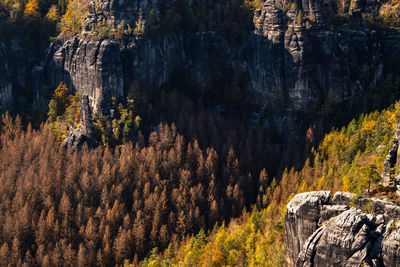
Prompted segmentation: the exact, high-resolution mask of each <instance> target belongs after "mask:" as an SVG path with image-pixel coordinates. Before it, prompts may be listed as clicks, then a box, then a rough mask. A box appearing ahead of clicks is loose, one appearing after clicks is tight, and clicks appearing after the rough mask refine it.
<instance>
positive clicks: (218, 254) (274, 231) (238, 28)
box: [0, 0, 400, 267]
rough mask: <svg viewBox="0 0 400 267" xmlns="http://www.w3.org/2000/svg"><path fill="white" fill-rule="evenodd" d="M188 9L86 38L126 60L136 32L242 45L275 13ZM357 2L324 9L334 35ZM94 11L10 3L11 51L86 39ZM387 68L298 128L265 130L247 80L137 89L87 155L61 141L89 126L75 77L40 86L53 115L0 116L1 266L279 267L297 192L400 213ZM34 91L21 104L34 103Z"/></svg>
mask: <svg viewBox="0 0 400 267" xmlns="http://www.w3.org/2000/svg"><path fill="white" fill-rule="evenodd" d="M161 2H162V3H163V1H161ZM176 2H177V4H176V6H165V5H163V6H162V8H161V11H160V13H161V15H160V18H159V20H155V18H154V16H155V15H154V10H153V11H151V10H150V11H149V14H145V15H144V17H145V18H146V19H144V18H143V17H140V18H139V19H138V20H137V21H134V22H132V23H130V24H127V23H125V22H121V24H119V25H110V24H108V23H107V22H105V21H103V22H99V23H98V24H97V25H95V27H94V28H93V29H91V30H90V31H91V35H90V38H92V39H93V40H101V39H108V38H110V39H115V40H117V41H118V42H119V43H118V44H119V45H120V46H121V53H122V55H124V49H125V48H126V47H125V43H124V41H123V40H124V38H125V37H129V38H130V37H132V38H134V39H135V40H140V39H141V38H144V36H150V37H151V38H159V37H160V36H163V35H167V34H171V33H173V34H176V33H182V32H186V31H192V32H197V31H204V30H213V31H215V32H217V33H218V34H221V36H223V37H224V38H226V40H227V42H228V43H229V44H230V45H231V47H232V49H239V47H240V44H242V43H243V42H245V41H246V40H247V39H248V37H249V33H250V32H251V30H252V28H253V24H252V23H253V22H252V18H253V12H254V11H255V10H256V9H258V8H260V7H262V6H263V3H262V1H258V0H254V1H248V0H245V1H241V0H224V1H215V2H214V1H213V2H212V3H208V4H204V3H203V1H195V3H196V4H195V5H194V6H192V7H190V8H189V6H188V1H185V0H177V1H176ZM198 2H201V3H198ZM285 3H286V2H285ZM357 3H358V2H357V1H355V0H352V1H341V2H340V3H338V5H337V6H338V7H340V8H338V9H337V10H332V9H330V7H329V3H328V1H321V4H322V7H323V15H324V17H325V18H326V21H327V24H328V25H327V27H329V28H335V27H340V25H342V24H344V23H350V24H351V20H350V16H349V13H350V10H351V9H354V8H356V5H357ZM88 4H89V3H88V1H86V0H69V1H68V0H0V41H1V42H2V43H4V44H5V45H7V46H8V47H12V48H13V49H14V48H15V47H16V48H17V49H16V51H19V50H18V49H19V47H20V46H21V47H23V49H22V48H21V49H22V50H24V51H33V53H31V54H29V53H28V54H29V57H31V58H40V57H41V56H42V54H43V51H46V48H47V47H48V46H49V44H50V43H51V42H52V41H54V40H56V39H57V38H60V39H61V38H68V37H70V36H74V35H76V34H79V33H81V32H82V31H84V26H85V25H84V20H85V17H86V15H87V14H88V12H89V7H88ZM164 4H165V3H164ZM339 4H341V5H339ZM284 8H285V9H294V8H296V4H295V3H294V2H287V3H286V5H285V7H284ZM399 10H400V1H399V0H389V1H384V3H383V4H382V6H381V7H380V8H379V12H378V15H377V16H376V17H374V18H370V17H368V18H367V17H365V18H363V19H364V22H365V25H367V26H368V27H371V28H373V29H379V28H382V27H383V28H385V27H398V26H399V25H400V18H399V16H398V14H399ZM299 20H300V22H301V21H302V18H301V13H300V19H299ZM308 26H310V25H308ZM13 60H15V58H12V57H11V58H10V59H9V61H10V62H11V61H13ZM215 61H217V60H215ZM217 63H218V62H216V64H217ZM385 63H387V64H385V66H384V67H382V73H383V74H382V81H381V84H380V86H379V87H378V90H375V91H374V89H373V88H372V87H373V86H372V84H371V82H370V77H369V76H371V73H369V72H370V69H369V67H368V66H366V65H365V66H359V70H358V71H359V73H360V80H359V81H358V82H359V83H360V84H361V85H362V86H364V88H365V91H366V92H368V93H366V94H365V95H362V96H360V97H358V98H356V97H354V98H351V99H350V100H349V102H348V103H343V104H338V105H336V106H334V105H331V104H324V106H321V107H319V108H320V111H319V112H318V113H317V114H306V113H302V112H300V111H289V112H288V114H285V115H287V116H289V117H290V116H292V117H293V118H296V121H295V122H296V125H295V126H294V127H292V128H290V129H289V127H288V129H286V128H285V127H286V125H277V124H276V123H275V124H274V123H269V124H264V125H263V124H262V123H260V122H258V121H257V122H255V123H253V120H254V113H256V112H258V111H260V109H261V108H260V107H259V106H257V104H256V103H255V102H256V101H254V99H253V98H252V96H251V95H250V93H249V92H248V90H247V89H248V88H247V83H248V80H247V78H246V77H245V75H243V77H242V76H240V77H237V79H232V80H230V81H227V79H226V77H222V78H221V77H219V80H218V81H216V82H215V84H214V85H213V87H211V88H200V86H199V85H198V83H196V82H194V81H193V80H191V79H190V78H189V77H187V76H185V75H183V74H182V73H180V72H179V71H177V72H176V73H174V74H173V75H172V77H170V78H169V79H168V81H167V82H165V83H163V84H162V86H161V88H154V86H152V85H148V86H147V87H140V86H137V85H136V84H134V83H133V82H132V83H129V82H125V83H124V88H123V89H124V95H125V96H124V97H121V98H117V97H115V96H112V97H111V102H112V103H109V104H110V108H111V110H112V111H113V114H112V115H109V114H108V115H106V114H102V113H101V112H100V113H98V114H95V115H94V117H93V128H94V137H93V143H91V144H88V143H87V144H85V145H83V147H82V148H80V149H71V148H68V147H66V146H62V145H61V144H62V142H63V140H65V138H66V137H67V135H68V134H69V133H71V132H72V131H73V130H74V129H77V128H79V127H81V125H80V123H81V113H80V111H81V106H80V100H81V95H79V93H78V92H76V91H74V90H73V88H68V85H67V83H66V82H64V81H63V82H61V83H59V84H58V85H57V86H48V85H47V86H44V87H42V88H41V91H40V93H41V94H42V95H41V96H42V97H43V98H44V99H46V101H45V104H44V105H43V107H40V108H37V110H36V109H35V110H33V109H32V110H31V109H28V108H27V109H23V108H21V109H18V108H15V107H11V108H10V109H9V110H6V109H1V111H0V114H1V121H0V266H10V267H11V266H26V267H28V266H80V267H81V266H234V265H236V266H283V265H284V231H285V229H284V215H285V210H286V204H287V203H288V201H289V200H290V199H291V198H292V197H293V196H294V195H295V194H296V193H299V192H306V191H313V190H332V191H333V192H335V191H339V190H341V191H346V192H353V193H356V194H357V196H361V195H365V194H367V195H369V196H379V195H380V194H383V193H384V194H386V196H387V197H388V198H389V199H390V200H392V201H393V202H395V203H397V204H400V199H399V198H398V197H397V196H396V194H395V193H394V192H392V191H385V190H386V189H384V188H382V187H381V186H380V185H379V179H380V173H381V171H382V167H383V161H384V158H385V156H386V155H387V153H388V150H389V148H390V147H391V146H392V142H393V134H394V132H395V129H396V128H397V123H398V119H399V117H398V114H399V111H400V102H395V101H396V100H398V99H399V98H400V78H399V77H400V71H399V69H398V68H397V65H398V62H396V61H395V60H393V61H391V60H390V59H385ZM211 67H213V66H210V72H213V71H214V70H215V69H218V68H217V67H215V68H211ZM23 71H26V70H23ZM23 71H22V72H23ZM216 72H217V71H216ZM221 76H222V75H221ZM26 84H27V86H26V87H22V86H20V87H18V86H17V87H15V90H16V93H15V94H16V95H19V96H21V97H22V96H23V97H25V98H26V99H29V100H31V99H33V98H34V90H33V87H34V86H33V85H32V81H28V82H27V83H26ZM370 87H371V88H370ZM20 102H22V103H24V102H23V101H20ZM32 102H33V101H32ZM29 103H30V102H29ZM30 104H31V103H30ZM22 106H23V105H22ZM26 106H28V105H26ZM263 112H264V113H263ZM260 113H262V114H261V115H262V116H265V117H264V118H265V119H266V120H268V119H270V118H272V117H273V116H274V115H276V114H273V113H272V112H271V113H268V110H264V111H262V112H260ZM316 118H317V119H318V120H317V119H316ZM319 119H321V120H319ZM282 129H283V132H284V133H285V135H284V136H282V135H280V134H278V132H279V130H282ZM286 131H291V132H289V133H288V132H286ZM359 208H364V209H365V207H359Z"/></svg>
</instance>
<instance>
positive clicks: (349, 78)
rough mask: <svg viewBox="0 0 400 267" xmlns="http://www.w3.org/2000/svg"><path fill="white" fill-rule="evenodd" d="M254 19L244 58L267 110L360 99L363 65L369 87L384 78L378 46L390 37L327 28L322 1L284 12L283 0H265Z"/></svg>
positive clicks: (253, 87) (251, 83) (253, 86)
mask: <svg viewBox="0 0 400 267" xmlns="http://www.w3.org/2000/svg"><path fill="white" fill-rule="evenodd" d="M253 21H254V26H255V30H254V33H253V34H252V35H251V37H250V39H249V43H248V46H249V49H248V51H249V52H248V55H247V63H248V73H249V89H250V90H253V91H255V92H258V93H260V94H261V95H262V96H263V97H264V99H265V104H266V105H267V106H270V107H271V106H274V105H276V104H279V105H280V106H281V107H284V108H286V109H291V110H307V109H308V107H312V108H314V107H316V106H318V105H321V104H322V103H324V102H325V103H327V102H329V104H337V103H342V102H344V101H347V100H348V99H350V98H351V97H354V96H355V95H362V94H363V93H364V90H366V89H365V88H364V87H365V84H364V85H363V84H362V82H361V78H360V76H361V72H360V69H361V68H362V67H363V66H365V67H366V68H368V70H369V72H370V73H371V76H370V77H369V79H370V81H369V82H370V83H371V84H372V87H375V86H376V84H377V83H378V81H379V80H380V79H381V78H382V77H381V75H382V68H383V56H384V52H383V51H382V49H381V47H382V46H383V40H384V39H386V38H387V37H386V36H387V35H389V34H388V33H382V35H383V36H382V37H381V36H378V34H377V32H376V31H374V30H370V29H364V30H351V29H349V28H346V27H342V28H338V29H336V30H335V31H331V30H328V29H326V27H325V26H324V22H323V19H322V16H321V10H320V1H314V0H313V1H308V0H303V1H301V7H300V8H299V9H294V10H293V9H290V10H286V9H285V8H284V7H283V4H282V2H281V1H275V0H267V1H265V3H264V6H263V8H262V9H260V10H256V12H255V15H254V20H253ZM307 25H308V26H307ZM391 34H393V33H391ZM398 34H399V33H398ZM399 36H400V35H399ZM392 38H393V39H394V40H396V38H397V37H394V36H392V37H390V39H392ZM364 83H365V81H364Z"/></svg>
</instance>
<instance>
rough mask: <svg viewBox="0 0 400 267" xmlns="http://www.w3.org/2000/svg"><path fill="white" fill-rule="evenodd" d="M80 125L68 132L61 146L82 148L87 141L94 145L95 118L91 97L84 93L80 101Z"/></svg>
mask: <svg viewBox="0 0 400 267" xmlns="http://www.w3.org/2000/svg"><path fill="white" fill-rule="evenodd" d="M79 124H80V127H79V128H77V129H74V130H73V131H71V132H70V133H68V135H67V137H66V138H65V139H64V141H63V142H62V144H61V146H62V147H63V148H65V149H72V150H74V149H81V148H82V146H83V145H84V144H85V143H86V144H87V145H88V146H92V145H93V118H92V111H91V108H90V104H89V97H88V96H87V95H84V96H83V97H82V99H81V103H80V123H79Z"/></svg>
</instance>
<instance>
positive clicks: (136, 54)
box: [125, 31, 239, 87]
mask: <svg viewBox="0 0 400 267" xmlns="http://www.w3.org/2000/svg"><path fill="white" fill-rule="evenodd" d="M127 54H128V55H129V59H128V60H127V62H126V66H125V68H126V72H127V73H129V75H127V77H126V79H127V80H128V81H130V82H140V83H143V84H152V85H155V86H156V87H160V86H161V85H162V84H163V83H165V82H166V81H168V79H169V78H170V77H171V75H172V74H173V72H174V71H176V70H177V69H180V70H183V71H184V72H185V73H186V74H187V75H188V76H189V77H191V78H192V79H194V80H195V81H197V82H198V83H200V84H202V85H203V86H206V85H207V83H208V81H209V80H210V78H211V76H212V75H214V74H215V73H212V72H213V71H218V72H221V73H224V74H225V77H229V79H232V78H233V76H234V75H233V73H234V67H233V65H235V64H236V63H235V61H234V59H233V58H232V51H231V49H230V47H229V45H228V44H227V42H226V41H225V39H223V38H222V37H220V36H218V35H217V34H216V33H215V32H212V31H210V32H201V33H200V32H199V33H194V34H190V33H186V34H174V35H171V36H167V37H165V38H163V39H162V40H161V41H160V40H151V39H143V40H138V41H135V42H134V45H132V48H130V49H129V50H128V52H127ZM214 64H218V67H219V68H218V70H213V65H214ZM238 69H239V68H236V70H235V71H238Z"/></svg>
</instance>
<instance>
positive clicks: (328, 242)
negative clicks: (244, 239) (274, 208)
mask: <svg viewBox="0 0 400 267" xmlns="http://www.w3.org/2000/svg"><path fill="white" fill-rule="evenodd" d="M351 206H358V207H363V209H364V211H363V210H361V209H358V208H355V207H351ZM399 215H400V207H398V206H396V205H394V204H393V203H391V202H387V201H384V200H380V199H373V198H371V199H368V198H365V199H355V198H354V196H353V195H352V194H350V193H343V192H337V193H336V194H335V195H333V197H331V192H329V191H321V192H308V193H302V194H298V195H296V196H294V197H293V198H292V199H291V201H290V202H289V203H288V206H287V211H286V216H285V229H286V233H285V261H286V266H288V267H290V266H298V267H300V266H361V265H363V264H364V265H363V266H400V251H399V250H398V244H399V241H400V223H399V222H398V220H397V219H396V218H398V216H399Z"/></svg>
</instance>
